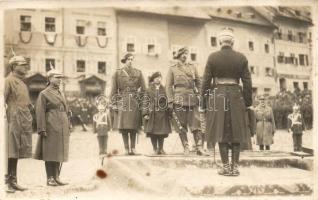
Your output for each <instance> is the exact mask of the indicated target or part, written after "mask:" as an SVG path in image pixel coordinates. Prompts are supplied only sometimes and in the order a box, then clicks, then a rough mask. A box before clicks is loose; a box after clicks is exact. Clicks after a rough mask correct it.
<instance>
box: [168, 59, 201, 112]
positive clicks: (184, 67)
mask: <svg viewBox="0 0 318 200" xmlns="http://www.w3.org/2000/svg"><path fill="white" fill-rule="evenodd" d="M194 86H195V87H196V88H194ZM165 87H166V93H167V97H168V102H169V103H170V102H173V103H174V104H178V105H183V106H198V105H199V101H198V98H197V95H198V93H199V90H200V88H201V81H200V77H199V75H198V71H197V69H196V67H195V66H194V65H193V64H190V63H185V64H182V63H181V62H178V63H177V64H175V65H173V66H171V67H170V68H169V71H168V74H167V82H166V86H165ZM195 90H198V91H195Z"/></svg>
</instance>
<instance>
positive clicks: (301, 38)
mask: <svg viewBox="0 0 318 200" xmlns="http://www.w3.org/2000/svg"><path fill="white" fill-rule="evenodd" d="M304 36H305V34H304V33H302V32H299V33H298V39H299V42H300V43H304Z"/></svg>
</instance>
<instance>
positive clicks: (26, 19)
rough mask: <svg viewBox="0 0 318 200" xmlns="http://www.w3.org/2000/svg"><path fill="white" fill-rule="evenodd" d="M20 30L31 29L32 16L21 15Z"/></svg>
mask: <svg viewBox="0 0 318 200" xmlns="http://www.w3.org/2000/svg"><path fill="white" fill-rule="evenodd" d="M20 25H21V26H20V30H21V31H28V32H30V31H31V16H25V15H22V16H20Z"/></svg>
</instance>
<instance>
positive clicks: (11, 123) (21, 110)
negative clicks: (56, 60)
mask: <svg viewBox="0 0 318 200" xmlns="http://www.w3.org/2000/svg"><path fill="white" fill-rule="evenodd" d="M9 65H10V68H11V73H10V74H9V75H8V76H7V77H6V78H5V86H4V100H5V103H6V108H7V109H6V116H7V121H8V171H7V175H6V184H7V185H8V190H7V192H10V193H12V192H15V191H16V190H17V191H24V190H26V188H24V187H21V186H20V185H18V184H17V165H18V159H20V158H30V157H31V156H32V115H31V110H32V109H33V106H32V104H31V101H30V96H29V91H28V88H27V86H26V85H25V83H24V82H23V79H24V78H25V76H26V74H27V70H28V66H29V63H28V62H27V60H26V58H24V57H23V56H16V55H14V56H13V57H12V58H11V59H10V60H9Z"/></svg>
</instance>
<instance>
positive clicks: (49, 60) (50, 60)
mask: <svg viewBox="0 0 318 200" xmlns="http://www.w3.org/2000/svg"><path fill="white" fill-rule="evenodd" d="M51 65H52V66H53V67H55V59H53V58H47V59H45V71H46V72H48V71H50V70H51Z"/></svg>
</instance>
